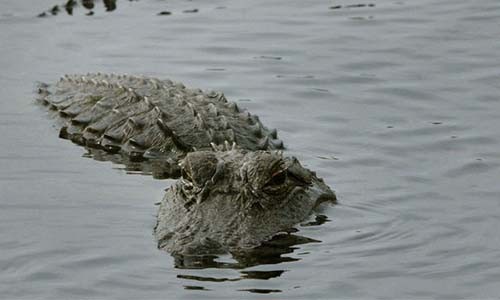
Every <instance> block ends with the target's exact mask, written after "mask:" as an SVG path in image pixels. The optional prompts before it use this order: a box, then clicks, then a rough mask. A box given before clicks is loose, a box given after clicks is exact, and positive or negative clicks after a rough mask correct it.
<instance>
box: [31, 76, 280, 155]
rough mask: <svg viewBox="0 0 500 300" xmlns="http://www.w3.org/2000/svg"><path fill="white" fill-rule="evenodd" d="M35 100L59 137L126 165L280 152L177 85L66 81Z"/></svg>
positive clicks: (234, 116) (233, 108) (247, 120)
mask: <svg viewBox="0 0 500 300" xmlns="http://www.w3.org/2000/svg"><path fill="white" fill-rule="evenodd" d="M38 94H39V98H38V99H39V101H40V102H41V103H42V104H44V105H46V106H48V107H49V108H50V109H51V111H53V112H54V115H56V116H57V118H58V119H59V120H60V121H61V130H60V137H62V138H65V139H70V140H71V141H73V142H75V143H77V144H80V145H84V146H87V147H88V148H92V149H102V150H104V151H106V152H109V153H121V154H122V156H124V157H126V158H127V159H130V160H143V159H147V158H170V159H173V160H174V161H178V160H179V159H180V158H182V157H184V156H185V155H186V154H187V153H189V152H191V151H197V150H205V149H210V148H211V145H212V146H216V145H221V144H224V143H227V142H228V143H236V144H237V145H238V146H239V147H240V148H242V149H247V150H251V151H254V150H269V149H281V148H283V143H282V141H281V140H279V139H278V138H277V133H276V130H275V129H273V130H269V129H267V128H266V127H265V126H263V125H262V123H261V122H260V120H259V118H258V117H257V116H255V115H251V114H250V113H248V112H247V111H245V110H243V109H240V108H239V107H238V106H237V105H236V103H234V102H228V101H227V100H226V98H225V97H224V94H222V93H219V92H208V93H204V92H203V91H201V90H200V89H188V88H186V87H185V86H184V85H183V84H181V83H174V82H172V81H170V80H160V79H156V78H148V77H142V76H141V77H136V76H128V75H112V74H111V75H108V74H100V73H97V74H87V75H85V76H81V75H70V76H68V75H65V76H64V77H63V78H61V79H60V80H59V81H58V82H57V83H55V84H52V85H49V84H44V83H41V84H40V85H39V88H38Z"/></svg>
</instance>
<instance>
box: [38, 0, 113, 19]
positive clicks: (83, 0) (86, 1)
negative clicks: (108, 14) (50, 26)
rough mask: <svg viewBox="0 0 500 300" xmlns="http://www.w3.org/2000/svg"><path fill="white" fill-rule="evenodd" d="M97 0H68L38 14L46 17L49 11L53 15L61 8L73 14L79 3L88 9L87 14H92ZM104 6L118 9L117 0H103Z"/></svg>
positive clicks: (109, 8) (111, 9)
mask: <svg viewBox="0 0 500 300" xmlns="http://www.w3.org/2000/svg"><path fill="white" fill-rule="evenodd" d="M95 2H97V1H95V0H80V4H79V3H78V1H76V0H68V1H67V2H66V3H65V4H63V5H54V6H53V7H52V8H51V9H49V10H48V11H47V12H42V13H40V14H39V15H38V16H39V17H46V16H47V15H48V14H49V13H50V14H51V15H57V14H58V13H59V12H60V11H61V9H64V10H65V11H66V12H67V13H68V15H73V10H74V9H75V7H78V6H79V5H82V6H83V7H84V8H86V9H87V10H88V12H87V15H92V14H93V13H94V12H93V9H94V8H95ZM102 2H103V4H104V7H105V9H106V11H114V10H115V9H116V0H102Z"/></svg>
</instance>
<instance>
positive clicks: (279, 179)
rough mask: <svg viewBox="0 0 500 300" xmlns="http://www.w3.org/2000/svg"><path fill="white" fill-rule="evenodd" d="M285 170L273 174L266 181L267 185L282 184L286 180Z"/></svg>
mask: <svg viewBox="0 0 500 300" xmlns="http://www.w3.org/2000/svg"><path fill="white" fill-rule="evenodd" d="M286 178H287V176H286V170H285V171H280V172H278V173H275V174H273V177H272V178H271V180H269V181H268V182H267V184H266V185H267V186H273V185H274V186H276V185H282V184H283V183H285V181H286Z"/></svg>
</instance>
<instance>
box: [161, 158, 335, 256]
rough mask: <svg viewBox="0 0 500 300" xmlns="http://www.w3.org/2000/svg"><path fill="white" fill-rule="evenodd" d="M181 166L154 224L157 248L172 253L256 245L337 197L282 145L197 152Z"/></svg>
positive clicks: (232, 249)
mask: <svg viewBox="0 0 500 300" xmlns="http://www.w3.org/2000/svg"><path fill="white" fill-rule="evenodd" d="M181 169H182V170H181V173H182V178H181V179H179V180H178V181H177V182H176V183H175V184H174V185H173V186H172V187H171V188H169V189H168V190H167V192H166V195H165V197H164V198H163V200H162V202H161V204H160V209H159V212H158V221H157V225H156V228H155V235H156V238H157V239H158V247H159V248H162V249H165V250H167V251H169V252H171V253H172V254H181V255H185V254H187V255H191V254H195V255H203V254H218V253H226V252H240V251H245V250H251V249H253V248H255V247H258V246H260V245H262V243H264V242H266V241H268V240H270V239H271V238H272V237H273V236H275V235H276V234H278V233H283V232H287V231H288V230H289V229H291V228H292V227H293V226H294V225H296V224H297V223H299V222H301V221H304V220H305V219H307V218H308V217H309V215H310V214H311V213H312V212H313V210H314V209H315V208H316V207H318V205H319V204H321V203H322V202H325V201H331V202H334V201H335V199H336V198H335V194H334V192H333V191H332V190H330V188H329V187H328V186H327V185H326V184H325V183H324V182H323V180H322V179H320V178H318V177H316V174H315V173H314V172H312V171H310V170H308V169H306V168H304V167H302V166H301V165H300V163H299V162H298V160H297V159H296V158H294V157H283V155H282V154H281V152H270V151H255V152H247V151H244V150H240V149H231V150H228V151H216V152H212V151H198V152H192V153H189V154H188V155H187V156H186V157H185V159H184V160H183V161H182V162H181Z"/></svg>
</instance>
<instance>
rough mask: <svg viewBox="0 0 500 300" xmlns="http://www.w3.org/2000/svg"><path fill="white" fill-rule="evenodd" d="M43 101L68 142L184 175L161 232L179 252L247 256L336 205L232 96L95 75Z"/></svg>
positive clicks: (161, 240)
mask: <svg viewBox="0 0 500 300" xmlns="http://www.w3.org/2000/svg"><path fill="white" fill-rule="evenodd" d="M37 99H38V101H39V102H40V103H42V104H43V105H45V106H47V107H48V108H49V111H51V112H52V115H54V116H55V118H56V119H57V120H58V121H59V125H60V131H59V136H60V137H61V138H64V139H69V140H71V141H73V142H74V143H76V144H79V145H82V146H85V147H86V148H87V149H89V150H91V151H103V152H105V153H110V154H111V157H113V159H112V160H113V161H114V162H117V163H126V162H127V161H134V162H137V163H139V164H142V163H143V162H144V161H150V160H154V161H156V162H160V165H159V167H158V166H157V168H160V169H162V170H168V172H167V173H168V174H167V176H166V177H172V178H178V177H180V178H179V179H178V181H176V182H175V183H174V184H173V185H172V186H171V187H170V188H168V189H167V190H166V194H165V196H164V198H163V200H162V201H161V202H160V208H159V211H158V218H157V224H156V226H155V230H154V232H155V236H156V238H157V240H158V247H159V248H161V249H165V250H167V251H168V252H170V253H172V254H175V255H207V254H219V253H226V252H231V253H237V252H238V253H244V252H248V251H251V250H252V249H256V248H259V247H261V246H264V245H265V244H266V243H267V242H268V241H271V240H272V239H273V238H274V237H276V236H277V235H279V234H280V233H287V232H288V233H289V230H292V228H293V226H294V225H296V224H297V223H299V222H302V221H304V220H305V219H307V218H308V217H309V216H310V215H311V213H312V212H313V211H314V210H315V209H316V208H317V207H319V206H320V204H321V203H324V202H330V203H333V202H335V200H336V197H335V193H334V192H333V191H332V190H330V188H329V187H328V186H327V185H326V184H325V183H324V182H323V180H322V179H320V178H318V177H317V176H316V173H315V172H312V171H310V170H308V169H306V168H304V167H302V166H301V164H300V163H299V162H298V160H297V159H296V158H294V157H284V156H283V152H282V149H284V147H283V142H282V141H281V140H279V139H278V137H277V132H276V129H268V128H267V127H265V126H264V125H263V124H262V123H261V122H260V120H259V118H258V117H257V116H256V115H252V114H250V113H249V112H248V111H246V110H244V109H241V108H240V107H238V105H237V104H236V103H234V102H229V101H228V100H227V99H226V98H225V96H224V94H223V93H220V92H214V91H211V92H203V91H202V90H200V89H189V88H186V87H185V86H184V85H183V84H181V83H174V82H172V81H171V80H160V79H157V78H151V77H144V76H129V75H109V74H100V73H95V74H87V75H83V76H82V75H65V76H64V77H62V78H61V79H60V80H59V81H58V82H57V83H55V84H46V83H40V84H39V85H38V98H37ZM97 153H98V152H97ZM99 157H101V156H99ZM102 157H104V159H105V158H106V156H102ZM102 157H101V158H102Z"/></svg>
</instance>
